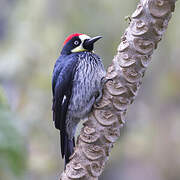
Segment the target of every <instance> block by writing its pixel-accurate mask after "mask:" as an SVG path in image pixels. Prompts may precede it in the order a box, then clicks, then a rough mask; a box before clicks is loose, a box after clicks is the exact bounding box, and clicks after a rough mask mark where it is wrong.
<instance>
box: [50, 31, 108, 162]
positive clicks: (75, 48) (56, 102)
mask: <svg viewBox="0 0 180 180" xmlns="http://www.w3.org/2000/svg"><path fill="white" fill-rule="evenodd" d="M100 38H101V36H97V37H93V38H91V37H89V36H87V35H85V34H80V33H76V34H72V35H70V36H68V38H67V39H66V40H65V41H64V44H63V49H62V51H61V54H60V57H59V58H58V59H57V61H56V63H55V66H54V71H53V78H52V92H53V105H52V110H53V121H54V124H55V127H56V128H57V129H59V130H60V136H61V154H62V158H64V156H65V164H67V163H68V162H69V157H70V156H71V155H72V153H73V151H74V146H75V140H74V135H75V130H76V126H77V124H78V123H79V121H80V120H81V119H84V118H85V117H87V116H88V113H89V112H90V111H91V109H92V106H93V104H94V103H96V102H98V101H99V100H100V98H101V96H102V88H103V85H104V77H105V74H106V71H105V69H104V66H103V63H102V60H101V58H100V57H99V56H98V55H96V54H94V52H93V48H94V43H95V42H96V41H97V40H99V39H100Z"/></svg>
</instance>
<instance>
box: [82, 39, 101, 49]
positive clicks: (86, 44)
mask: <svg viewBox="0 0 180 180" xmlns="http://www.w3.org/2000/svg"><path fill="white" fill-rule="evenodd" d="M101 38H102V36H96V37H93V38H91V39H86V40H85V41H84V43H83V47H84V49H87V50H89V51H92V50H93V48H94V43H95V42H96V41H98V40H99V39H101Z"/></svg>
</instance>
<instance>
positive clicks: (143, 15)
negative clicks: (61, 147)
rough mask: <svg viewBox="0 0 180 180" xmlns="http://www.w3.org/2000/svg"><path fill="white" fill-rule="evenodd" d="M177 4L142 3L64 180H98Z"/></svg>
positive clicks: (161, 0) (149, 0)
mask: <svg viewBox="0 0 180 180" xmlns="http://www.w3.org/2000/svg"><path fill="white" fill-rule="evenodd" d="M174 7H175V0H141V2H140V3H139V4H138V6H137V9H136V10H135V12H134V13H133V14H132V16H131V19H132V21H131V22H130V24H129V27H128V28H127V29H126V30H125V33H124V35H123V36H122V37H121V43H120V45H119V47H118V49H117V55H116V56H115V57H114V59H113V61H112V64H111V65H110V66H109V67H108V69H107V76H106V78H107V79H110V81H108V82H107V83H106V85H105V87H104V92H103V97H102V100H101V102H100V103H99V105H98V106H97V105H96V106H95V105H94V107H93V110H92V112H91V113H90V115H89V117H88V120H87V121H86V122H84V127H83V128H82V130H81V133H80V135H79V137H78V140H77V145H76V147H75V152H74V154H73V155H72V157H71V161H70V163H69V164H68V165H67V166H66V170H65V171H64V172H63V173H62V175H61V178H60V179H61V180H70V179H71V180H72V179H83V180H86V179H87V180H91V179H98V177H99V176H100V175H101V173H102V171H103V169H104V166H105V163H106V161H107V160H108V157H109V154H110V150H111V148H112V147H113V144H114V143H115V142H116V140H117V139H118V138H119V136H120V128H121V127H122V126H123V124H124V123H125V115H126V111H127V107H128V105H130V104H131V103H132V102H133V101H134V99H135V97H136V95H137V93H138V90H139V88H140V85H141V82H142V78H143V76H144V73H145V71H146V68H147V66H148V64H149V62H150V59H151V55H152V54H153V52H154V49H156V48H157V44H158V42H159V41H160V40H161V38H162V35H163V34H164V32H165V30H166V28H167V25H168V22H169V20H170V18H171V13H172V11H174Z"/></svg>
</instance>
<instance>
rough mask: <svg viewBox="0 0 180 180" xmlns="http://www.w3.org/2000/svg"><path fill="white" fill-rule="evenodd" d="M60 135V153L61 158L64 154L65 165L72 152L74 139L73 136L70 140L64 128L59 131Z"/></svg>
mask: <svg viewBox="0 0 180 180" xmlns="http://www.w3.org/2000/svg"><path fill="white" fill-rule="evenodd" d="M60 136H61V155H62V158H64V156H65V167H66V164H67V163H68V162H69V157H70V156H71V155H72V154H73V152H74V147H75V140H74V137H73V139H72V140H70V139H69V138H68V134H67V133H66V131H65V130H64V131H60Z"/></svg>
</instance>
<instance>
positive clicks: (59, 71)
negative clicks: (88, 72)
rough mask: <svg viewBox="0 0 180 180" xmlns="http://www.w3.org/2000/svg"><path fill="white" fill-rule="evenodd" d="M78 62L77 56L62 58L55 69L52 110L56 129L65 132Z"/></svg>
mask: <svg viewBox="0 0 180 180" xmlns="http://www.w3.org/2000/svg"><path fill="white" fill-rule="evenodd" d="M77 62H78V57H77V55H69V56H60V58H59V59H58V60H57V62H56V65H55V68H54V72H53V81H52V90H53V107H52V110H53V120H54V123H55V127H56V128H57V129H59V130H65V119H66V112H67V109H68V105H69V100H70V97H71V90H72V82H73V78H74V72H75V69H76V65H77Z"/></svg>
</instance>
